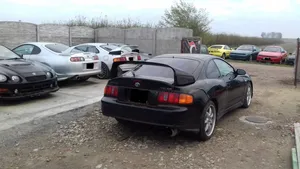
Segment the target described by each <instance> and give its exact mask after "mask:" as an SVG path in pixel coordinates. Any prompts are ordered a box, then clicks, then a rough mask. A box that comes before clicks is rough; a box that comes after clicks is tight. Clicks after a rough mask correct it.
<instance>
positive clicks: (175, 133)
mask: <svg viewBox="0 0 300 169" xmlns="http://www.w3.org/2000/svg"><path fill="white" fill-rule="evenodd" d="M170 130H171V137H175V136H177V135H178V133H179V130H178V129H175V128H170Z"/></svg>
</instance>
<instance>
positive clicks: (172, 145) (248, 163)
mask: <svg viewBox="0 0 300 169" xmlns="http://www.w3.org/2000/svg"><path fill="white" fill-rule="evenodd" d="M234 65H235V66H236V67H239V68H243V69H245V70H246V71H247V72H248V73H249V74H250V75H252V78H253V81H254V98H253V102H252V105H251V106H250V108H249V109H238V110H236V111H233V112H231V113H229V114H228V115H226V116H225V117H224V118H223V119H221V120H220V121H219V123H218V125H217V129H216V132H215V134H214V136H213V137H212V138H211V139H210V140H209V141H207V142H197V141H195V140H193V138H192V134H188V133H181V134H180V135H179V136H177V137H175V138H170V137H168V135H167V134H166V132H165V130H162V129H159V128H154V127H149V126H141V125H139V126H133V127H131V128H127V127H124V126H122V125H120V124H118V123H117V122H116V121H115V120H114V119H111V118H107V117H104V116H102V115H101V114H100V113H99V112H100V107H99V105H97V104H96V105H92V106H90V107H88V108H86V109H85V110H86V111H89V113H88V114H87V115H86V116H84V117H82V118H80V119H78V120H76V121H71V122H68V123H62V122H61V121H57V124H55V125H54V126H52V127H50V128H48V129H47V130H45V129H43V130H40V131H38V132H35V133H32V134H29V135H27V136H26V137H24V138H22V139H20V140H15V141H14V142H13V141H11V142H9V143H7V144H5V145H2V146H1V147H0V166H1V167H0V168H14V169H15V168H20V169H21V168H22V169H25V168H31V169H35V168H37V169H40V168H43V169H77V168H78V169H95V168H98V169H99V168H101V169H104V168H106V169H125V168H128V169H129V168H130V169H132V168H138V169H142V168H145V169H152V168H153V169H154V168H167V169H173V168H184V169H192V168H195V169H200V168H203V169H207V168H210V169H240V168H243V169H253V168H258V169H279V168H284V169H288V168H291V155H290V154H291V153H290V151H291V147H292V146H293V145H294V138H293V133H292V126H293V123H294V122H296V121H298V122H300V116H299V113H300V89H294V87H293V85H292V72H293V69H292V68H288V67H276V66H264V65H256V64H242V63H234ZM75 111H80V110H75ZM247 115H260V116H265V117H267V118H270V119H271V120H272V123H270V124H268V125H260V126H254V125H250V124H246V123H243V122H241V121H240V120H239V118H240V117H242V116H247Z"/></svg>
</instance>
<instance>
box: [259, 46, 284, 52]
mask: <svg viewBox="0 0 300 169" xmlns="http://www.w3.org/2000/svg"><path fill="white" fill-rule="evenodd" d="M263 51H265V52H280V48H279V47H271V46H269V47H266V48H265V49H264V50H263Z"/></svg>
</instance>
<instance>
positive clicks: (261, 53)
mask: <svg viewBox="0 0 300 169" xmlns="http://www.w3.org/2000/svg"><path fill="white" fill-rule="evenodd" d="M259 55H262V56H281V53H278V52H264V51H263V52H259Z"/></svg>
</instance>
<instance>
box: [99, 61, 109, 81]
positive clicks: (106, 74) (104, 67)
mask: <svg viewBox="0 0 300 169" xmlns="http://www.w3.org/2000/svg"><path fill="white" fill-rule="evenodd" d="M109 76H110V70H109V68H108V66H107V65H106V64H105V63H103V62H102V63H101V73H100V74H98V75H97V77H98V78H99V79H108V78H109Z"/></svg>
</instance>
